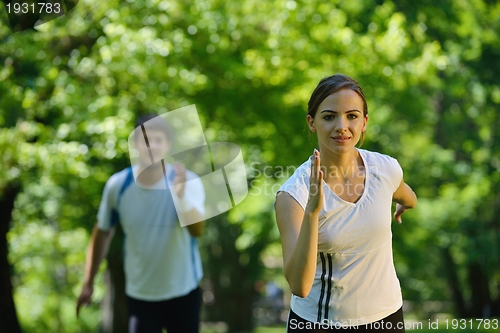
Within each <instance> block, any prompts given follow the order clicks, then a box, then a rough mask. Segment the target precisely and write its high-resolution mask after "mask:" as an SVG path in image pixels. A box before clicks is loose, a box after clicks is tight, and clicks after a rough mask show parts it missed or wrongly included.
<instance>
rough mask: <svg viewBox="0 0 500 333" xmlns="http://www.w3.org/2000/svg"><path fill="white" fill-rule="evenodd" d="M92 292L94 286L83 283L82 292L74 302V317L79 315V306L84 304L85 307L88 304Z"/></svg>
mask: <svg viewBox="0 0 500 333" xmlns="http://www.w3.org/2000/svg"><path fill="white" fill-rule="evenodd" d="M93 293H94V287H93V286H92V285H91V284H88V283H85V284H84V285H83V287H82V292H81V293H80V297H78V302H77V303H76V317H77V318H78V316H79V315H80V307H81V306H82V305H83V304H85V307H87V306H88V305H89V304H90V299H91V298H92V294H93Z"/></svg>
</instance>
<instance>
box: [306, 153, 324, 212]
mask: <svg viewBox="0 0 500 333" xmlns="http://www.w3.org/2000/svg"><path fill="white" fill-rule="evenodd" d="M309 184H310V185H309V199H308V201H307V206H306V211H308V212H309V213H313V214H319V212H320V210H321V208H322V207H323V171H322V170H321V158H320V154H319V151H318V150H316V149H314V154H313V156H311V177H310V178H309Z"/></svg>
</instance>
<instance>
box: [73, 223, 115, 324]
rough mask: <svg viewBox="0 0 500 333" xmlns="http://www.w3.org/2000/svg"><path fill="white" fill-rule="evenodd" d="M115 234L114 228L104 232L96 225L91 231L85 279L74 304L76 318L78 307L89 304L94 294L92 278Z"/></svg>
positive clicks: (78, 311)
mask: <svg viewBox="0 0 500 333" xmlns="http://www.w3.org/2000/svg"><path fill="white" fill-rule="evenodd" d="M114 233H115V228H113V229H110V230H107V231H104V230H100V229H98V228H97V224H96V225H95V226H94V229H93V230H92V235H91V237H90V243H89V247H88V249H87V261H86V264H85V278H84V282H83V287H82V292H81V293H80V296H79V297H78V302H77V304H76V316H77V317H78V315H79V313H80V307H81V306H82V305H83V304H85V306H87V305H88V304H89V303H90V299H91V297H92V293H93V292H94V277H95V275H96V274H97V272H98V271H99V266H100V265H101V262H102V260H103V259H104V257H105V256H106V254H107V253H108V249H109V244H110V243H111V239H112V238H113V235H114Z"/></svg>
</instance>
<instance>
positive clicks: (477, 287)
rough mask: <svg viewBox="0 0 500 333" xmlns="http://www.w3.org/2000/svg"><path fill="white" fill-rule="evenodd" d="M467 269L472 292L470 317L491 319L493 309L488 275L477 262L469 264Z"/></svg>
mask: <svg viewBox="0 0 500 333" xmlns="http://www.w3.org/2000/svg"><path fill="white" fill-rule="evenodd" d="M467 268H468V273H469V285H470V289H471V291H472V297H471V299H472V308H471V309H470V311H469V313H468V315H469V317H475V318H489V317H490V316H491V310H492V309H491V297H490V289H489V284H490V283H489V279H488V275H486V273H485V271H484V269H483V267H481V265H479V264H478V263H476V262H475V263H472V264H469V265H468V267H467Z"/></svg>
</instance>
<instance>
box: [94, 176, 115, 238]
mask: <svg viewBox="0 0 500 333" xmlns="http://www.w3.org/2000/svg"><path fill="white" fill-rule="evenodd" d="M117 176H118V175H117V174H115V175H113V176H111V177H110V178H109V179H108V181H107V182H106V185H104V190H103V192H102V198H101V203H100V204H99V210H98V212H97V228H99V229H101V230H109V229H111V227H112V225H111V214H112V211H113V209H116V200H117V191H118V177H117Z"/></svg>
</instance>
